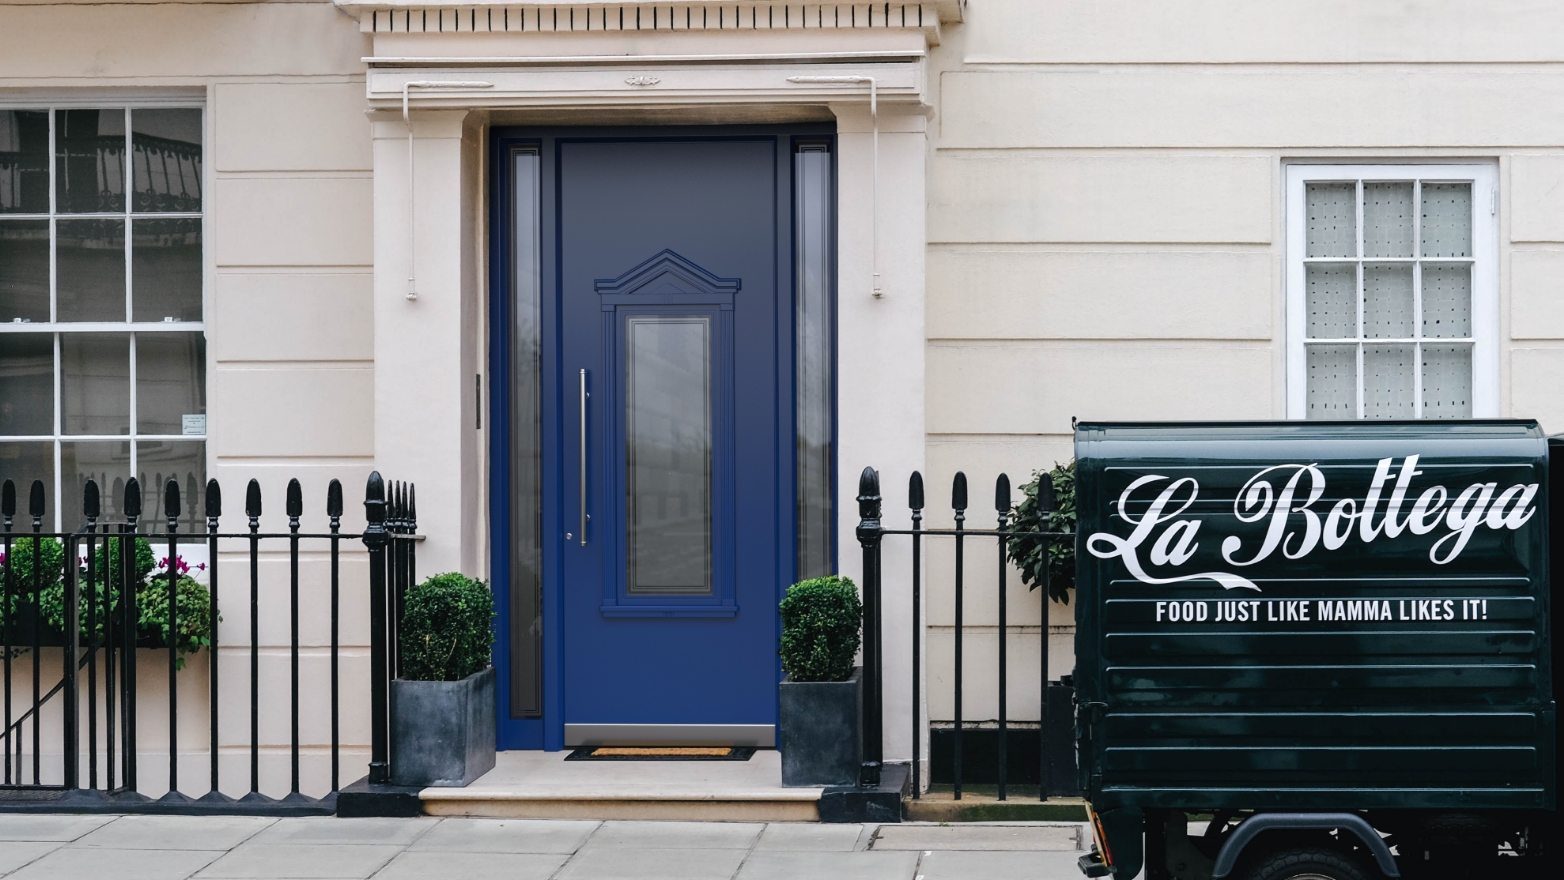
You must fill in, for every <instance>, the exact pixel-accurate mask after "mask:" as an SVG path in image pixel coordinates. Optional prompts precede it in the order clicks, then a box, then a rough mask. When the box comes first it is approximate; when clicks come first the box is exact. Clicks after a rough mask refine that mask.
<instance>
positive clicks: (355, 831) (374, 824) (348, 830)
mask: <svg viewBox="0 0 1564 880" xmlns="http://www.w3.org/2000/svg"><path fill="white" fill-rule="evenodd" d="M439 821H440V820H439V819H338V818H337V817H335V816H297V817H293V818H288V819H279V820H278V821H277V822H276V824H274V825H272V826H271V827H269V828H267V829H266V830H264V831H262V832H261V833H259V834H257V835H255V836H254V837H253V838H251V839H250V842H251V843H257V844H266V845H273V844H284V843H370V844H374V843H383V844H397V845H400V846H406V845H408V844H410V843H412V842H413V841H415V840H417V839H418V838H419V837H421V836H423V834H424V833H425V832H427V831H428V830H429V829H431V828H433V827H434V826H435V825H436V824H438V823H439Z"/></svg>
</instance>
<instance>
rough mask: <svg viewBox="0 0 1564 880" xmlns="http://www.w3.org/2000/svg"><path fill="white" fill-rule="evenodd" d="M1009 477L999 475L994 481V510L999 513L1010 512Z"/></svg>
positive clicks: (1007, 475)
mask: <svg viewBox="0 0 1564 880" xmlns="http://www.w3.org/2000/svg"><path fill="white" fill-rule="evenodd" d="M1010 507H1011V504H1010V475H1009V474H1000V475H999V479H997V480H995V481H994V510H996V511H998V512H999V513H1002V514H1004V513H1009V512H1010Z"/></svg>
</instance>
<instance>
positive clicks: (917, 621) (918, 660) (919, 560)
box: [907, 471, 923, 800]
mask: <svg viewBox="0 0 1564 880" xmlns="http://www.w3.org/2000/svg"><path fill="white" fill-rule="evenodd" d="M907 506H908V507H910V508H912V797H913V800H919V799H921V798H922V797H923V786H922V784H921V783H922V776H921V775H920V773H921V771H920V770H919V767H918V756H919V754H920V753H921V751H922V746H923V543H922V541H923V536H922V535H920V534H919V532H920V531H921V530H922V528H923V475H922V474H920V473H918V472H917V471H913V472H912V476H911V477H909V478H908V480H907Z"/></svg>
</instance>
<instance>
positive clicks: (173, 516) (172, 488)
mask: <svg viewBox="0 0 1564 880" xmlns="http://www.w3.org/2000/svg"><path fill="white" fill-rule="evenodd" d="M163 515H164V516H166V517H168V527H169V529H170V530H172V529H173V528H174V524H175V523H177V522H179V481H178V480H172V479H171V480H169V481H168V483H167V484H165V485H164V486H163Z"/></svg>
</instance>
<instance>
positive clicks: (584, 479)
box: [581, 369, 590, 547]
mask: <svg viewBox="0 0 1564 880" xmlns="http://www.w3.org/2000/svg"><path fill="white" fill-rule="evenodd" d="M589 518H590V517H588V516H587V371H586V370H585V369H582V371H581V546H583V547H585V546H586V545H587V520H588V519H589Z"/></svg>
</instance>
